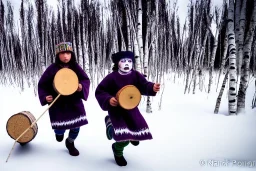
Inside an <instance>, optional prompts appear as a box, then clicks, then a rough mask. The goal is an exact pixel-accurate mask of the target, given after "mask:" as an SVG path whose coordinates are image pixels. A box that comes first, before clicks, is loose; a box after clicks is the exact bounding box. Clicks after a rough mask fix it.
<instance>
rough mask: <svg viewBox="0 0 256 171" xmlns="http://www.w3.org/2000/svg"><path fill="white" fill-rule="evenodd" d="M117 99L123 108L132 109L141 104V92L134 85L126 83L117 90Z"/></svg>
mask: <svg viewBox="0 0 256 171" xmlns="http://www.w3.org/2000/svg"><path fill="white" fill-rule="evenodd" d="M116 99H117V101H118V103H119V105H120V106H121V107H122V108H124V109H126V110H131V109H134V108H135V107H137V106H138V105H139V103H140V100H141V93H140V91H139V90H138V89H137V87H135V86H134V85H126V86H124V87H123V88H121V89H120V90H119V91H118V92H117V94H116Z"/></svg>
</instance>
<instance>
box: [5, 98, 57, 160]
mask: <svg viewBox="0 0 256 171" xmlns="http://www.w3.org/2000/svg"><path fill="white" fill-rule="evenodd" d="M60 95H61V94H59V95H58V96H57V97H56V98H55V99H54V100H53V102H52V103H51V104H50V105H49V106H48V108H47V109H46V110H45V111H44V112H43V113H42V114H41V116H40V117H39V118H38V119H37V120H35V121H34V122H33V123H32V124H31V125H30V127H28V128H27V129H26V130H25V131H24V132H23V133H22V134H21V135H20V136H19V137H18V138H17V139H16V140H15V142H14V144H13V146H12V149H11V151H10V153H9V156H8V158H7V160H6V163H7V162H8V159H9V158H10V156H11V153H12V151H13V149H14V146H15V145H16V143H17V141H18V140H19V139H20V138H21V137H22V136H23V135H24V134H25V133H26V132H27V131H28V130H29V129H30V128H32V127H33V126H34V125H35V124H36V122H37V121H38V120H39V119H40V118H41V117H42V116H43V115H44V113H45V112H46V111H47V110H48V109H49V108H50V107H51V106H52V105H53V104H54V103H55V102H56V100H57V99H58V98H59V97H60Z"/></svg>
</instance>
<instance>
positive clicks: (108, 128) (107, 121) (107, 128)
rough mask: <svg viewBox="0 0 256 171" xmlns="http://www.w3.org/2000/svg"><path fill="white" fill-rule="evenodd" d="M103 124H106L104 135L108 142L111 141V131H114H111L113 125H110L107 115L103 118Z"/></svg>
mask: <svg viewBox="0 0 256 171" xmlns="http://www.w3.org/2000/svg"><path fill="white" fill-rule="evenodd" d="M105 124H106V135H107V138H108V139H109V140H111V139H112V138H113V131H114V129H113V125H112V123H111V120H110V118H109V116H108V115H107V116H106V117H105Z"/></svg>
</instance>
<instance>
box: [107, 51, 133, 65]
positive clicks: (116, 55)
mask: <svg viewBox="0 0 256 171" xmlns="http://www.w3.org/2000/svg"><path fill="white" fill-rule="evenodd" d="M123 58H129V59H131V60H132V62H133V63H135V59H134V53H133V52H131V51H120V52H117V53H114V54H113V55H112V57H111V59H112V61H113V63H115V64H117V63H118V62H119V61H120V60H121V59H123Z"/></svg>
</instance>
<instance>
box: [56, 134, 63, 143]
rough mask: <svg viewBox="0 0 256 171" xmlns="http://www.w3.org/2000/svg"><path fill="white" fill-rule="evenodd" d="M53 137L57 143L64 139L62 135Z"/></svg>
mask: <svg viewBox="0 0 256 171" xmlns="http://www.w3.org/2000/svg"><path fill="white" fill-rule="evenodd" d="M55 137H56V140H57V141H58V142H61V141H62V140H63V138H64V134H63V135H58V134H55Z"/></svg>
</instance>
